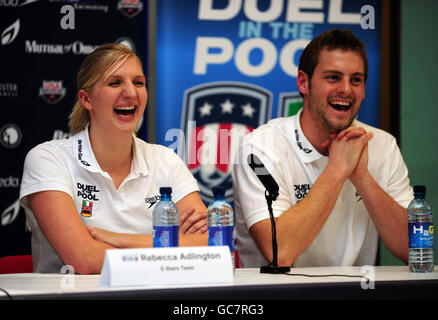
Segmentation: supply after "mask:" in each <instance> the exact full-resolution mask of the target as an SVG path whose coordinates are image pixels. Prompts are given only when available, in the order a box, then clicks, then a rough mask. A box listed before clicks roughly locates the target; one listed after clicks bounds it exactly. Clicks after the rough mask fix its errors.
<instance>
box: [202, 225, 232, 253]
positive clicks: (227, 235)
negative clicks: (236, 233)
mask: <svg viewBox="0 0 438 320" xmlns="http://www.w3.org/2000/svg"><path fill="white" fill-rule="evenodd" d="M233 230H234V228H233V227H232V226H220V227H208V245H209V246H228V247H230V252H231V253H233V252H234V239H233Z"/></svg>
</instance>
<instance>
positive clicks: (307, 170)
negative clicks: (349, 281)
mask: <svg viewBox="0 0 438 320" xmlns="http://www.w3.org/2000/svg"><path fill="white" fill-rule="evenodd" d="M300 115H301V111H300V112H299V113H298V114H297V115H296V116H292V117H288V118H278V119H274V120H271V121H269V122H268V123H267V124H265V125H263V126H260V127H259V128H257V129H256V130H254V131H253V132H252V133H250V134H248V135H247V136H246V137H245V138H244V139H243V142H242V144H241V145H240V148H239V152H238V153H237V158H236V160H235V165H234V168H233V172H232V175H233V189H234V201H235V202H234V204H235V210H236V240H237V241H236V250H238V252H239V257H240V262H241V266H242V267H260V266H263V265H267V264H268V261H267V260H266V259H265V257H264V256H263V254H262V253H261V252H260V250H259V249H258V247H257V245H256V243H255V241H254V240H253V239H252V237H251V235H250V233H249V231H248V230H249V228H250V227H251V226H252V225H253V224H255V223H257V222H259V221H261V220H264V219H269V213H268V210H267V204H266V199H265V188H264V187H263V185H262V183H261V182H260V181H259V179H258V178H257V176H256V175H255V174H254V172H253V171H252V169H251V168H250V167H249V165H248V164H247V160H246V159H247V156H248V154H251V153H253V154H255V155H257V156H258V157H259V158H260V160H261V161H262V162H263V164H264V165H265V167H266V168H267V169H268V171H269V172H270V173H271V175H272V177H273V178H274V179H275V181H276V182H277V184H278V185H279V188H280V190H279V196H278V198H277V200H276V201H274V202H273V204H272V208H273V213H274V216H275V217H278V216H280V215H281V214H282V213H283V212H284V211H286V210H288V209H289V208H290V207H292V206H294V205H295V204H297V203H298V202H299V201H300V200H301V199H303V198H304V197H305V196H306V195H307V193H308V192H309V191H310V189H311V188H312V186H313V184H314V183H315V181H316V180H317V179H318V177H319V175H320V174H321V173H322V171H323V170H324V169H325V167H326V165H327V162H328V157H326V156H323V155H321V154H320V153H318V151H316V149H314V147H313V146H312V145H311V144H310V142H309V141H308V140H307V139H306V137H305V136H304V134H303V131H302V130H301V126H300V121H299V117H300ZM353 125H355V126H357V127H363V128H364V129H365V130H366V131H371V132H372V133H373V134H374V137H373V139H371V141H370V142H369V146H368V152H369V161H368V169H369V171H370V173H371V174H372V176H373V177H374V178H375V179H376V181H377V183H378V184H379V185H380V186H381V187H382V189H383V190H385V191H386V192H387V193H388V194H389V195H390V196H391V197H392V198H393V199H394V200H395V201H397V202H398V203H399V204H400V205H402V206H404V207H407V206H408V204H409V202H410V201H411V200H412V198H413V193H412V188H411V187H410V185H409V179H408V170H407V168H406V165H405V163H404V161H403V158H402V156H401V153H400V150H399V148H398V146H397V143H396V140H395V139H394V137H392V136H391V135H390V134H388V133H386V132H384V131H382V130H380V129H376V128H373V127H370V126H368V125H366V124H364V123H361V122H359V121H357V120H355V121H354V123H353ZM377 247H378V233H377V230H376V227H375V225H374V223H373V221H372V219H371V218H370V216H369V215H368V212H367V209H366V207H365V205H364V202H363V201H362V199H361V197H360V195H359V194H358V193H357V192H356V189H355V187H354V185H353V184H352V183H351V182H350V180H347V181H346V182H345V184H344V186H343V188H342V190H341V193H340V194H339V197H338V200H337V202H336V204H335V207H334V208H333V211H332V212H331V214H330V216H329V218H328V219H327V221H326V223H325V225H324V227H323V228H322V229H321V231H320V232H319V234H318V235H317V237H316V238H315V239H314V241H313V242H312V243H311V245H310V246H309V247H308V248H307V249H306V250H305V251H304V252H303V253H302V254H301V255H300V256H298V257H297V258H296V260H295V262H294V267H317V266H351V265H373V264H375V261H376V255H377Z"/></svg>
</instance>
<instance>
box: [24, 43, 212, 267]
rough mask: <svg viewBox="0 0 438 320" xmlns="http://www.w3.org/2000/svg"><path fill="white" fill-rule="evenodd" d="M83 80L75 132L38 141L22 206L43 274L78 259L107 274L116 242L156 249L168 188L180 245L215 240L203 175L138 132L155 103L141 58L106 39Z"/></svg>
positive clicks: (89, 58)
mask: <svg viewBox="0 0 438 320" xmlns="http://www.w3.org/2000/svg"><path fill="white" fill-rule="evenodd" d="M77 82H78V88H79V91H78V101H77V103H76V105H75V106H74V108H73V111H72V113H71V115H70V122H69V126H70V130H71V133H72V137H71V138H69V139H64V140H52V141H49V142H45V143H42V144H40V145H38V146H36V147H35V148H33V149H32V150H31V151H30V152H29V153H28V155H27V157H26V160H25V164H24V172H23V179H22V184H21V190H20V204H21V205H22V206H23V207H24V208H25V212H26V217H27V219H28V221H29V223H30V226H31V230H32V255H33V263H34V272H42V273H52V272H54V273H59V272H60V270H61V268H62V266H63V265H70V266H72V267H73V268H74V270H75V272H76V273H83V274H90V273H99V272H100V270H101V268H102V264H103V260H104V256H105V250H106V249H109V248H114V247H115V245H117V246H118V247H135V246H136V247H151V246H152V210H153V208H154V203H155V202H156V199H157V196H159V188H160V187H164V186H165V187H172V189H173V193H172V199H173V200H174V201H175V202H176V205H177V206H178V208H179V210H180V234H181V235H180V244H181V245H206V244H207V240H206V233H205V232H206V230H207V226H206V208H205V206H204V204H203V202H202V201H201V198H200V197H199V194H198V191H199V189H198V185H197V183H196V180H195V179H194V178H193V176H192V175H191V173H190V171H189V170H188V169H187V168H186V166H185V164H184V162H182V160H181V159H180V158H179V157H178V156H177V155H176V154H175V153H174V152H173V150H171V149H168V148H165V147H163V146H159V145H154V144H149V143H146V142H144V141H143V140H140V139H139V138H137V137H135V135H134V131H135V129H136V127H137V125H138V123H139V121H140V119H141V118H142V116H143V112H144V110H145V108H146V102H147V90H146V79H145V76H144V74H143V68H142V64H141V62H140V59H139V58H138V57H137V56H136V55H135V54H134V53H133V52H132V51H131V50H129V49H128V48H127V47H125V46H123V45H120V44H106V45H102V46H100V47H98V48H97V49H95V50H94V51H93V52H92V53H91V54H90V55H89V56H87V57H86V58H85V60H84V62H83V64H82V66H81V68H80V70H79V73H78V77H77ZM99 235H101V236H100V237H99ZM102 235H106V236H105V237H104V238H103V236H102ZM109 236H110V237H109ZM107 239H110V240H107ZM111 239H117V242H115V241H114V240H111Z"/></svg>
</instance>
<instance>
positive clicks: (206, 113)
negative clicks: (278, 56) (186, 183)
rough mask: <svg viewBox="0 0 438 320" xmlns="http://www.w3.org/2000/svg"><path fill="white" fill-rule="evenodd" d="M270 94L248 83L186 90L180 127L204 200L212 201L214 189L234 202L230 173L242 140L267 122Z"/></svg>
mask: <svg viewBox="0 0 438 320" xmlns="http://www.w3.org/2000/svg"><path fill="white" fill-rule="evenodd" d="M271 101H272V94H271V92H270V91H268V90H266V89H264V88H261V87H258V86H254V85H251V84H246V83H239V82H213V83H208V84H203V85H200V86H196V87H193V88H190V89H188V90H186V92H185V98H184V111H183V114H182V124H181V128H182V129H183V131H184V134H185V137H186V141H185V142H186V150H185V151H186V156H185V160H186V163H187V166H188V168H189V169H190V171H191V172H192V174H193V176H194V177H195V178H196V179H197V181H198V184H199V188H200V194H201V198H202V200H204V201H206V202H210V201H212V200H213V192H212V189H213V187H215V186H220V185H221V186H223V187H224V188H225V198H226V199H227V200H228V201H232V200H233V189H232V178H231V170H232V164H233V163H234V155H235V152H236V150H237V148H238V146H239V143H240V140H241V138H243V136H245V135H246V134H247V133H249V132H251V131H253V130H254V129H255V128H257V127H258V126H259V125H261V124H264V123H266V121H267V120H268V116H269V114H270V112H271Z"/></svg>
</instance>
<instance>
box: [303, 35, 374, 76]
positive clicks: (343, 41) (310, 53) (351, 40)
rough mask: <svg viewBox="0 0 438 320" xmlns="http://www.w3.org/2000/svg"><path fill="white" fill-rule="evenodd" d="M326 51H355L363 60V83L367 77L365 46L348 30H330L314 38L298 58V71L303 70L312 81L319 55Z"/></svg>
mask: <svg viewBox="0 0 438 320" xmlns="http://www.w3.org/2000/svg"><path fill="white" fill-rule="evenodd" d="M323 49H327V50H335V49H341V50H353V51H357V52H358V53H359V54H360V55H361V56H362V59H363V65H364V77H365V81H366V80H367V77H368V58H367V53H366V49H365V45H364V43H363V42H362V40H360V39H359V38H358V37H356V36H355V35H354V34H353V32H351V31H350V30H349V29H345V30H341V29H331V30H329V31H326V32H324V33H321V34H320V35H319V36H317V37H316V38H314V39H313V40H312V41H311V42H310V43H309V44H308V45H307V46H306V47H305V48H304V51H303V53H302V54H301V57H300V64H299V66H298V70H303V71H304V72H305V73H306V74H307V75H308V76H309V80H310V79H312V75H313V71H314V70H315V67H316V65H317V64H318V59H319V54H320V53H321V51H322V50H323Z"/></svg>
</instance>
